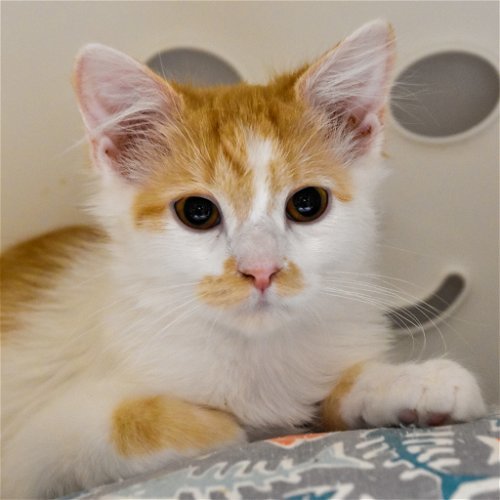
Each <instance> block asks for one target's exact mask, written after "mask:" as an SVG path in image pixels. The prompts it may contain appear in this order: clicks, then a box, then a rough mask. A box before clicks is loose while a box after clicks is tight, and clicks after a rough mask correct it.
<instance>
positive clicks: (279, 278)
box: [273, 262, 304, 296]
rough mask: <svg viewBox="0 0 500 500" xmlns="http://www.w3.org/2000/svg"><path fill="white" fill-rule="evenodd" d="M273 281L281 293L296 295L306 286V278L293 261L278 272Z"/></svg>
mask: <svg viewBox="0 0 500 500" xmlns="http://www.w3.org/2000/svg"><path fill="white" fill-rule="evenodd" d="M273 283H274V284H275V285H276V288H277V291H278V293H279V294H280V295H283V296H286V295H296V294H297V293H299V292H300V291H301V290H302V289H303V288H304V279H303V277H302V272H301V271H300V269H299V267H298V266H297V265H296V264H294V263H293V262H289V263H288V265H287V266H286V267H285V268H283V269H282V270H281V271H280V272H279V273H277V274H276V276H275V278H274V280H273Z"/></svg>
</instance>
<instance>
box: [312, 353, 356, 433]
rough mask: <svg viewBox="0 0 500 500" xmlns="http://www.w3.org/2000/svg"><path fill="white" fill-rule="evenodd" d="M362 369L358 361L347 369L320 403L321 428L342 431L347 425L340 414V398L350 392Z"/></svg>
mask: <svg viewBox="0 0 500 500" xmlns="http://www.w3.org/2000/svg"><path fill="white" fill-rule="evenodd" d="M362 371H363V364H362V363H358V364H356V365H353V366H351V367H350V368H349V369H347V370H346V371H345V372H344V373H343V374H342V375H341V377H340V379H339V381H338V382H337V384H336V385H335V387H334V388H333V390H332V392H330V394H329V395H328V396H327V397H326V398H325V400H324V401H323V402H322V404H321V411H320V415H321V423H322V428H323V429H324V430H327V431H343V430H347V429H348V426H347V424H346V423H345V422H344V420H343V419H342V416H341V414H340V405H341V403H342V399H343V398H344V397H345V396H346V395H347V394H349V392H351V389H352V387H353V385H354V383H355V382H356V380H357V379H358V377H359V375H360V374H361V372H362Z"/></svg>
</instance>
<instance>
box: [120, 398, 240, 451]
mask: <svg viewBox="0 0 500 500" xmlns="http://www.w3.org/2000/svg"><path fill="white" fill-rule="evenodd" d="M239 432H240V427H239V426H238V424H237V422H236V420H235V419H234V417H232V416H231V415H230V414H229V413H226V412H224V411H220V410H215V409H212V408H207V407H202V406H197V405H193V404H190V403H187V402H185V401H182V400H180V399H176V398H171V397H167V396H154V397H148V398H141V399H133V400H127V401H124V402H122V403H121V404H120V405H119V406H118V407H117V408H116V409H115V411H114V412H113V416H112V430H111V442H112V443H113V445H114V446H115V448H116V450H117V451H118V453H119V454H120V455H122V456H125V457H131V456H138V455H146V454H150V453H154V452H158V451H162V450H169V449H170V450H173V451H184V452H186V451H190V450H196V451H203V450H206V449H208V448H211V447H214V446H217V445H219V444H222V443H227V442H229V441H230V440H232V439H235V438H236V437H237V436H238V433H239Z"/></svg>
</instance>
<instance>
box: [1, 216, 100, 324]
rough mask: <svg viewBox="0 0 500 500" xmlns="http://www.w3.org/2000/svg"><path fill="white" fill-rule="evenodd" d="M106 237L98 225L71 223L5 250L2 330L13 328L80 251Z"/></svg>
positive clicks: (2, 284) (3, 258) (2, 265)
mask: <svg viewBox="0 0 500 500" xmlns="http://www.w3.org/2000/svg"><path fill="white" fill-rule="evenodd" d="M106 239H107V237H106V234H105V233H104V231H103V230H101V229H99V228H97V227H91V226H72V227H66V228H62V229H58V230H55V231H51V232H49V233H46V234H42V235H40V236H36V237H34V238H32V239H30V240H28V241H25V242H22V243H20V244H18V245H15V246H13V247H11V248H9V249H7V250H6V251H5V252H4V253H2V255H1V256H0V275H1V280H0V285H1V306H2V307H1V319H2V332H5V331H6V330H9V329H11V328H12V326H13V322H14V319H15V316H16V315H17V313H18V312H19V311H20V310H22V309H23V308H24V307H25V306H26V305H27V304H29V303H31V302H33V301H36V300H37V298H38V297H39V294H40V293H41V292H42V291H43V290H46V289H48V288H50V287H51V285H52V284H53V283H54V281H55V278H56V277H57V276H58V275H59V274H61V273H62V272H64V270H65V269H67V268H68V267H69V266H70V265H71V263H72V262H73V261H74V259H75V256H76V255H77V254H79V253H81V252H84V251H85V250H86V249H88V248H89V246H92V245H95V244H96V243H101V242H105V241H106Z"/></svg>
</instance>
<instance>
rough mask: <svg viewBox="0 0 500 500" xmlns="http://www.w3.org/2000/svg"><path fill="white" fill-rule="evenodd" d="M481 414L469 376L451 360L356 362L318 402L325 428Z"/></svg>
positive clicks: (476, 388)
mask: <svg viewBox="0 0 500 500" xmlns="http://www.w3.org/2000/svg"><path fill="white" fill-rule="evenodd" d="M485 413H486V409H485V405H484V402H483V398H482V396H481V391H480V389H479V386H478V384H477V382H476V380H475V378H474V376H473V375H472V374H471V373H470V372H469V371H467V370H466V369H465V368H463V367H462V366H460V365H459V364H458V363H455V362H453V361H450V360H445V359H435V360H430V361H425V362H423V363H403V364H399V365H391V364H385V363H366V364H362V363H361V364H358V365H355V366H353V367H351V368H350V369H348V370H346V371H345V372H344V373H343V374H342V375H341V377H340V378H339V380H338V382H337V384H336V385H335V387H334V388H333V390H332V392H331V393H330V394H329V396H328V397H327V398H326V399H325V400H324V401H323V403H322V407H321V414H322V415H321V416H322V422H323V426H324V427H325V428H326V429H328V430H344V429H355V428H363V427H378V426H385V425H398V424H406V425H408V424H416V425H421V426H426V425H440V424H443V423H449V422H463V421H469V420H473V419H476V418H479V417H481V416H483V415H484V414H485Z"/></svg>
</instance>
